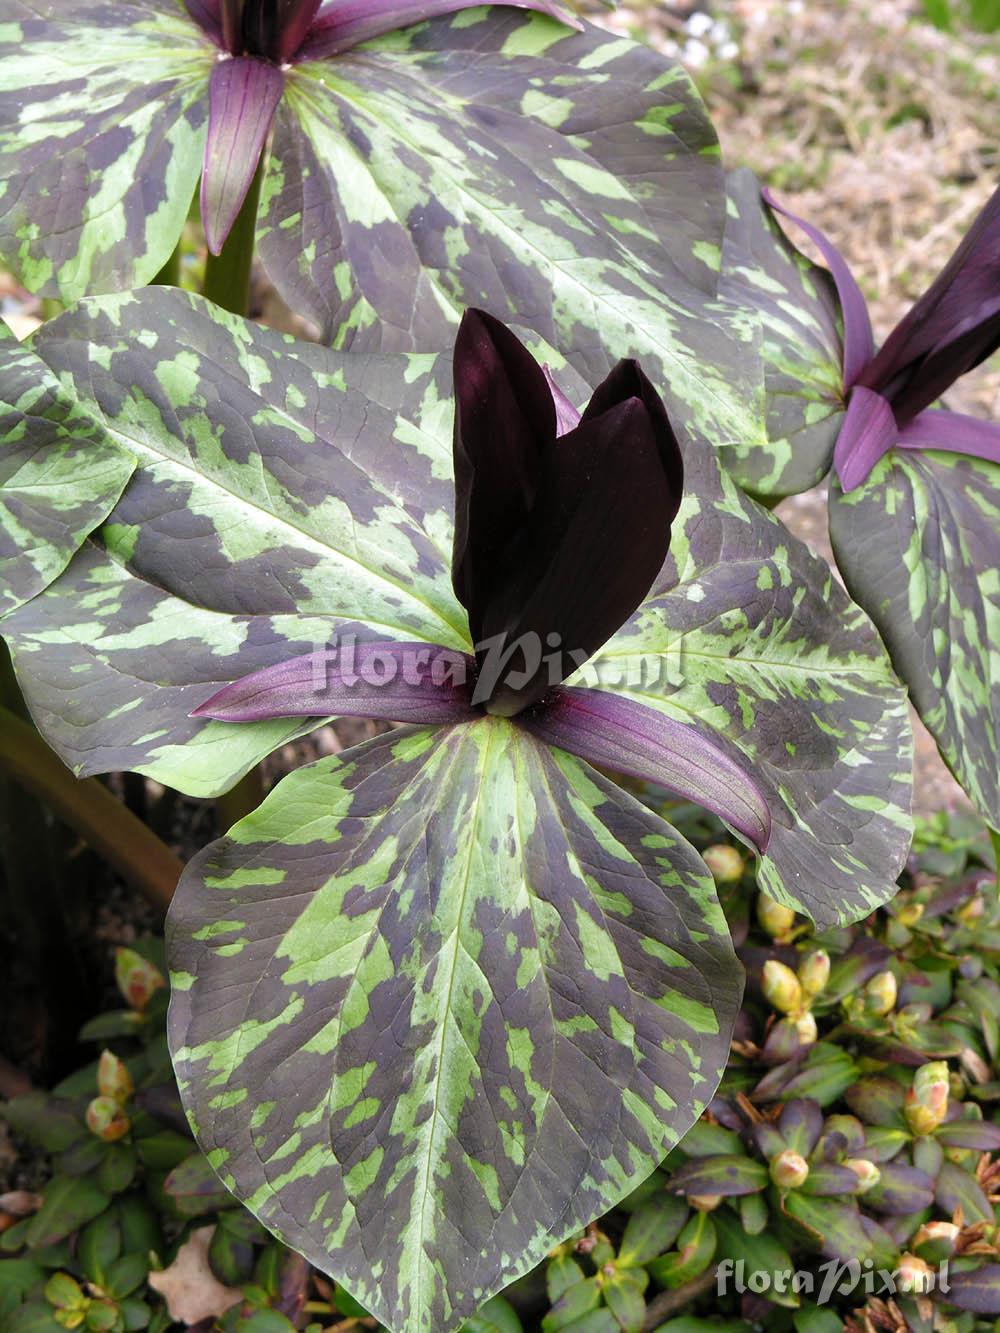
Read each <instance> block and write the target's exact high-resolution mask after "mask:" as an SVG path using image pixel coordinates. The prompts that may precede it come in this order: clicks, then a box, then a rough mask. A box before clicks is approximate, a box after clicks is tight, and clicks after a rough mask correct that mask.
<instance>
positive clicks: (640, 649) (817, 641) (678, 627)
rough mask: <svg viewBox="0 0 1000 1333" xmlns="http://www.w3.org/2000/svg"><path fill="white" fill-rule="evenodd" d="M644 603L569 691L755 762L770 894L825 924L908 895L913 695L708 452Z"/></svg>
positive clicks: (849, 609)
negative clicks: (613, 695) (622, 704)
mask: <svg viewBox="0 0 1000 1333" xmlns="http://www.w3.org/2000/svg"><path fill="white" fill-rule="evenodd" d="M672 532H673V535H672V538H671V546H670V553H669V555H668V556H667V561H666V564H665V565H664V568H663V570H662V572H661V574H660V577H659V580H658V582H657V584H655V585H654V587H653V588H652V589H651V591H650V595H649V597H648V598H647V600H646V601H645V603H644V604H643V605H642V606H641V607H639V609H638V610H637V611H636V613H635V614H634V615H633V616H632V618H631V619H630V620H629V621H628V622H627V623H626V624H625V625H623V626H622V628H621V629H620V630H619V631H618V633H617V634H616V635H615V636H614V637H613V638H612V639H610V640H609V641H608V642H607V644H605V646H604V648H602V649H601V650H600V652H599V653H598V654H597V655H596V656H595V657H594V659H593V660H592V661H591V662H590V663H587V664H586V665H585V666H584V667H583V669H582V671H581V672H580V673H579V674H578V676H576V677H574V678H572V682H571V683H578V684H584V685H587V684H590V685H598V686H603V687H604V688H607V689H613V690H615V691H616V692H618V693H622V694H625V695H628V696H630V697H632V698H635V699H638V700H639V701H640V702H642V703H644V704H647V705H649V706H651V707H654V708H658V709H660V710H661V711H662V712H664V713H666V714H667V715H669V716H671V717H674V718H676V719H677V720H679V721H682V722H688V723H691V724H693V725H695V726H698V727H700V728H704V729H706V730H707V733H708V734H709V735H710V736H711V737H712V738H713V739H714V740H716V741H717V742H718V743H721V744H723V745H732V746H733V747H735V754H736V757H739V756H741V755H742V757H743V762H744V764H745V763H746V761H747V760H749V761H750V765H751V771H752V772H753V774H754V778H755V781H756V782H757V783H758V785H759V786H760V788H761V790H762V792H763V794H764V796H765V799H766V800H767V801H768V804H769V807H770V810H771V840H770V844H769V846H768V848H767V851H766V854H765V855H764V856H762V857H761V859H760V864H759V867H758V880H759V883H760V885H761V887H762V888H763V889H764V890H765V891H766V892H767V893H768V894H769V895H770V896H771V897H773V898H775V899H776V900H778V901H779V902H782V903H786V904H787V905H789V906H791V907H793V908H795V909H796V910H797V911H802V912H805V913H806V914H807V915H808V916H810V917H812V919H813V920H814V921H816V922H818V923H821V924H823V925H828V924H831V923H833V922H835V921H851V920H857V919H858V918H860V917H862V916H865V915H866V914H867V913H868V912H870V911H872V909H873V908H874V907H876V906H877V905H878V904H880V903H883V902H886V901H887V900H888V899H889V898H890V897H891V896H892V895H893V893H894V892H895V881H896V879H897V877H898V875H899V873H900V871H901V870H902V868H903V864H904V862H905V858H906V854H907V851H908V850H909V844H910V838H911V834H912V821H911V818H910V799H911V790H912V749H913V740H912V732H911V729H910V724H909V718H908V715H907V707H906V695H905V692H904V690H903V689H902V688H901V686H900V683H899V681H898V680H897V678H896V676H895V674H894V672H893V670H892V665H891V663H890V661H889V658H888V656H887V654H886V650H885V648H884V647H883V645H882V643H881V641H880V639H879V637H878V635H877V634H876V632H875V629H874V627H873V625H872V623H871V621H870V620H869V619H868V617H867V615H866V614H865V612H864V611H863V610H862V609H861V608H860V607H859V606H857V605H855V604H854V603H853V602H852V601H851V600H850V599H849V598H848V597H847V595H846V594H845V593H844V591H843V589H842V588H841V587H840V585H839V584H838V583H837V582H836V580H835V579H834V578H833V575H832V574H831V572H830V570H829V568H828V566H827V565H826V563H825V562H824V561H822V560H820V559H819V558H818V557H816V556H814V555H812V554H811V553H810V552H809V550H808V549H807V548H806V547H805V546H804V545H803V544H802V543H801V542H799V541H798V540H796V539H795V538H794V537H792V536H791V534H790V533H789V532H788V531H787V530H786V529H785V528H784V527H783V526H782V525H781V523H779V522H778V520H777V519H775V518H773V517H772V516H771V515H770V514H768V513H767V512H766V511H765V510H764V509H762V508H761V507H760V506H759V505H758V504H756V503H755V501H753V500H751V499H749V498H748V497H747V496H746V495H744V494H743V493H742V492H741V491H740V490H739V489H738V488H737V486H736V485H735V483H734V482H733V481H732V479H731V478H730V477H729V475H728V474H727V473H725V472H720V470H719V468H718V466H717V464H716V462H715V459H714V458H713V456H712V454H711V452H710V451H707V450H695V449H688V450H687V451H686V453H685V499H684V502H683V504H682V506H681V509H680V512H679V514H678V516H677V518H676V519H675V520H674V524H673V529H672Z"/></svg>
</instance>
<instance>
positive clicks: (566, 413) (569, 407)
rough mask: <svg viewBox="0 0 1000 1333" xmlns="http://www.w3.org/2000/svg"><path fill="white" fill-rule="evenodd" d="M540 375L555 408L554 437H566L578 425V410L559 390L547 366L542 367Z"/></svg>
mask: <svg viewBox="0 0 1000 1333" xmlns="http://www.w3.org/2000/svg"><path fill="white" fill-rule="evenodd" d="M542 374H543V375H544V376H545V383H546V384H547V385H548V386H549V393H550V394H551V395H552V401H553V403H554V404H555V408H556V435H568V434H569V432H570V431H571V430H576V428H577V426H579V424H580V412H579V409H578V408H575V407H574V406H573V404H572V403H571V402H570V401H569V399H568V398H567V397H566V395H565V394H564V393H563V391H562V389H560V387H559V385H558V384H557V383H556V382H555V380H554V378H553V376H552V371H551V370H549V368H548V366H546V365H543V366H542Z"/></svg>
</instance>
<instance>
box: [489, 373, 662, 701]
mask: <svg viewBox="0 0 1000 1333" xmlns="http://www.w3.org/2000/svg"><path fill="white" fill-rule="evenodd" d="M676 504H677V497H676V493H675V491H674V488H673V485H672V479H671V478H670V477H668V474H667V471H666V469H665V468H664V465H663V459H662V457H661V451H660V440H659V438H658V431H657V429H656V426H655V424H654V423H653V422H652V421H651V419H650V413H649V412H648V411H647V409H646V407H645V405H644V404H643V403H642V402H641V401H640V399H638V398H630V399H628V400H627V401H626V402H624V403H621V404H619V405H618V406H617V407H614V408H612V409H611V410H610V411H609V412H605V413H603V414H602V415H601V416H599V417H596V418H595V419H593V420H591V421H587V420H583V421H581V423H580V425H579V426H578V427H577V428H576V430H574V431H571V432H570V433H569V434H568V435H563V436H562V437H561V438H560V439H558V440H555V441H554V442H553V444H552V445H551V446H550V447H549V448H548V449H547V450H546V451H545V454H544V455H543V458H542V482H541V486H540V489H539V494H538V499H537V502H536V504H535V506H534V508H533V509H532V512H531V515H530V517H529V519H528V521H527V523H526V524H525V525H524V527H523V528H522V530H521V531H520V532H519V533H518V534H517V535H516V536H515V537H514V538H513V539H512V541H511V543H510V545H509V546H508V547H507V548H506V550H504V552H503V553H502V555H501V558H500V564H501V567H502V569H503V574H504V578H503V584H502V586H500V587H498V588H497V590H496V592H495V594H494V596H493V598H492V599H491V601H490V603H489V605H488V608H487V612H486V615H485V617H484V620H483V633H482V635H481V636H480V638H477V639H476V646H477V654H476V655H477V658H478V660H479V664H480V680H479V685H478V687H477V695H476V698H477V701H478V700H483V701H485V700H487V699H488V700H489V703H488V704H487V707H488V710H489V711H490V712H495V713H504V714H506V715H508V716H512V715H513V714H515V713H517V712H519V711H520V710H521V709H522V708H526V707H528V705H529V704H531V703H534V702H535V701H536V700H538V699H539V698H541V696H542V695H543V694H544V693H545V692H546V690H547V689H548V688H549V687H551V686H552V685H557V684H558V683H559V681H560V680H562V679H564V678H565V677H566V676H567V675H569V674H570V673H571V672H572V671H573V670H575V668H576V667H577V666H579V665H581V663H582V662H584V661H585V660H586V659H587V658H588V657H589V656H590V655H591V654H592V653H594V652H596V650H597V649H598V648H599V647H600V646H601V644H602V643H604V642H605V640H606V639H608V638H610V637H611V635H612V634H613V633H614V632H615V630H616V629H617V628H618V627H619V626H620V625H621V624H623V623H624V621H625V620H627V619H628V617H629V616H630V615H631V614H632V612H633V611H634V610H635V609H636V607H637V606H638V605H639V603H640V602H641V601H642V599H643V597H645V595H646V593H647V592H648V591H649V588H650V586H651V585H652V583H653V580H654V579H655V578H656V576H657V574H658V573H659V571H660V568H661V567H662V565H663V561H664V558H665V557H666V554H667V549H668V547H669V545H670V519H671V516H672V515H673V513H674V512H675V509H676ZM498 640H499V641H501V644H502V647H503V648H510V647H512V646H515V647H517V646H523V658H522V657H521V656H520V655H519V656H517V657H515V658H514V659H512V660H511V661H510V663H509V666H510V670H509V671H508V670H507V666H508V663H507V662H506V661H505V660H504V659H503V658H502V656H501V654H500V652H499V651H498V648H497V641H498ZM553 653H554V654H555V657H553Z"/></svg>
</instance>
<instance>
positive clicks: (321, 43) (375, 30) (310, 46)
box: [295, 0, 583, 60]
mask: <svg viewBox="0 0 1000 1333" xmlns="http://www.w3.org/2000/svg"><path fill="white" fill-rule="evenodd" d="M510 3H511V5H512V7H513V8H515V9H534V10H537V11H538V12H539V13H540V14H548V15H549V17H550V18H554V19H558V20H559V22H560V23H565V24H566V25H567V26H568V27H570V28H576V29H577V30H579V29H582V27H583V24H582V23H581V22H580V21H579V19H577V18H574V16H573V15H572V14H571V13H569V11H568V10H566V9H563V7H562V6H561V5H558V4H555V3H554V2H553V0H510ZM481 4H482V0H335V3H333V4H330V5H327V6H325V7H324V8H323V9H322V10H321V11H320V13H319V14H318V15H317V17H316V19H315V20H314V22H313V25H312V27H311V28H310V30H309V35H308V36H307V37H306V39H305V41H304V42H303V43H302V45H301V47H300V48H299V50H298V52H297V53H296V57H295V58H296V59H298V60H323V59H325V58H326V57H327V56H337V55H342V54H343V53H344V52H345V51H350V50H351V48H352V47H355V46H359V45H360V44H361V43H362V42H370V41H371V40H372V39H373V38H375V37H381V36H383V35H384V34H385V33H387V32H395V30H396V29H397V28H408V27H409V26H410V25H411V24H413V23H422V22H423V21H424V20H425V19H431V18H437V17H438V16H439V15H441V14H455V13H457V12H458V11H459V10H461V9H476V8H478V7H479V6H480V5H481Z"/></svg>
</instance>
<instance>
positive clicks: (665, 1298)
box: [642, 1264, 715, 1329]
mask: <svg viewBox="0 0 1000 1333" xmlns="http://www.w3.org/2000/svg"><path fill="white" fill-rule="evenodd" d="M714 1285H715V1264H712V1266H711V1268H709V1269H708V1271H707V1272H705V1273H702V1275H701V1277H696V1278H692V1280H691V1281H690V1282H685V1283H684V1285H683V1286H681V1287H676V1288H675V1289H674V1290H673V1291H661V1292H660V1294H659V1296H655V1297H654V1298H653V1299H652V1300H651V1301H650V1303H649V1304H648V1305H647V1306H646V1319H645V1322H644V1323H643V1325H642V1326H643V1328H644V1329H652V1328H659V1326H660V1324H661V1323H662V1322H663V1321H664V1319H666V1318H667V1316H668V1315H672V1314H675V1313H676V1312H677V1311H678V1310H683V1309H684V1307H685V1305H690V1303H691V1302H692V1301H694V1300H697V1299H698V1297H699V1296H704V1295H705V1293H706V1292H708V1291H711V1290H712V1287H713V1286H714Z"/></svg>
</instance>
